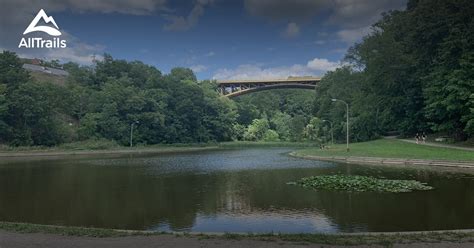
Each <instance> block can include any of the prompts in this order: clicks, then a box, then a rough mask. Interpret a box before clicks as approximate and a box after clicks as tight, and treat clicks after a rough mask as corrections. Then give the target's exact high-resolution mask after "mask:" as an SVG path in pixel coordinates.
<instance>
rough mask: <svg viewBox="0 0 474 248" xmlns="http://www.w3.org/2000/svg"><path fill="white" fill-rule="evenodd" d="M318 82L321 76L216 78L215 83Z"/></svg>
mask: <svg viewBox="0 0 474 248" xmlns="http://www.w3.org/2000/svg"><path fill="white" fill-rule="evenodd" d="M315 81H317V82H319V81H321V78H316V77H303V78H296V77H295V78H284V79H264V80H260V79H256V80H252V79H245V80H217V84H219V85H221V84H246V83H247V84H248V83H272V84H273V83H297V82H315Z"/></svg>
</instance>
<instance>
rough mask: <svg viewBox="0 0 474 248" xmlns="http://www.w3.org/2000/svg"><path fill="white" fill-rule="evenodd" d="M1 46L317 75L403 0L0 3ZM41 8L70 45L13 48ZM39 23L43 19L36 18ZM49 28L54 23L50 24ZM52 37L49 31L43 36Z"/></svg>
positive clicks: (230, 73) (231, 72)
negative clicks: (65, 46) (64, 46)
mask: <svg viewBox="0 0 474 248" xmlns="http://www.w3.org/2000/svg"><path fill="white" fill-rule="evenodd" d="M0 2H1V6H2V8H0V50H9V51H14V52H16V53H17V54H18V55H19V56H20V57H26V58H41V59H47V60H51V59H59V60H60V61H61V62H69V61H72V62H77V63H79V64H82V65H91V64H92V59H93V57H94V56H95V58H96V59H100V58H101V57H102V56H101V55H102V54H104V53H109V54H111V55H112V56H113V57H114V58H116V59H125V60H128V61H133V60H139V61H142V62H144V63H146V64H150V65H153V66H155V67H156V68H158V69H159V70H160V71H162V72H163V73H168V72H169V71H170V70H171V69H172V68H174V67H188V68H191V69H192V70H193V71H194V72H195V74H196V75H197V77H198V79H201V80H203V79H269V78H286V77H288V76H322V75H323V74H324V73H325V72H326V71H328V70H333V69H335V68H336V67H337V66H340V64H341V59H343V57H344V54H345V52H346V51H347V49H348V48H349V47H350V46H352V45H353V44H354V43H355V42H358V41H360V40H361V38H362V37H363V36H364V35H366V34H368V33H369V32H370V26H371V25H372V24H373V23H375V22H376V21H377V20H379V19H380V18H381V14H382V13H384V12H388V11H390V10H402V9H404V8H405V5H406V0H193V1H185V0H177V1H171V0H80V1H77V0H62V1H61V0H42V1H33V0H30V1H28V0H0ZM40 9H44V11H45V12H46V14H47V15H48V16H51V17H53V18H54V20H55V22H56V24H57V25H58V27H59V31H60V32H61V33H62V35H61V36H60V38H61V39H65V40H67V48H51V49H48V48H38V49H36V48H24V47H21V48H18V45H19V42H20V40H21V38H22V37H44V38H48V35H47V34H44V33H42V32H38V31H37V32H33V33H29V34H27V35H23V32H24V31H25V29H26V27H27V26H28V25H29V24H30V22H31V21H32V20H33V18H34V17H35V16H36V14H37V13H38V11H39V10H40ZM42 24H44V22H43V23H42ZM47 24H48V25H51V23H47ZM50 38H51V37H50Z"/></svg>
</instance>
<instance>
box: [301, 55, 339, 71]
mask: <svg viewBox="0 0 474 248" xmlns="http://www.w3.org/2000/svg"><path fill="white" fill-rule="evenodd" d="M306 66H307V67H308V68H309V69H311V70H316V71H331V70H334V69H336V68H337V67H338V66H339V63H338V62H331V61H329V60H327V59H320V58H314V59H313V60H310V61H308V63H307V64H306Z"/></svg>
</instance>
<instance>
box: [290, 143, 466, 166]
mask: <svg viewBox="0 0 474 248" xmlns="http://www.w3.org/2000/svg"><path fill="white" fill-rule="evenodd" d="M349 147H350V151H349V152H346V145H345V144H337V145H334V146H332V147H329V148H328V149H324V150H321V149H319V148H308V149H303V150H299V151H297V152H296V155H313V156H325V157H328V156H354V157H381V158H406V159H429V160H466V161H474V152H473V151H465V150H458V149H453V148H442V147H433V146H427V145H421V144H413V143H408V142H404V141H400V140H396V139H379V140H374V141H368V142H360V143H353V144H350V146H349Z"/></svg>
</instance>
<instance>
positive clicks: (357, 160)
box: [289, 151, 474, 169]
mask: <svg viewBox="0 0 474 248" xmlns="http://www.w3.org/2000/svg"><path fill="white" fill-rule="evenodd" d="M289 155H290V156H292V157H295V158H301V159H309V160H318V161H329V162H339V163H350V164H362V165H367V164H369V165H395V166H419V165H421V166H437V167H451V168H463V169H474V161H458V160H430V159H402V158H383V157H357V156H315V155H306V154H301V153H298V152H296V151H294V152H290V153H289Z"/></svg>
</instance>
